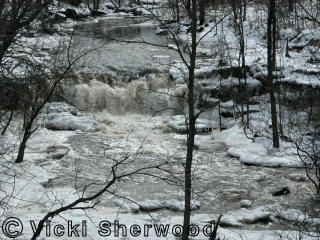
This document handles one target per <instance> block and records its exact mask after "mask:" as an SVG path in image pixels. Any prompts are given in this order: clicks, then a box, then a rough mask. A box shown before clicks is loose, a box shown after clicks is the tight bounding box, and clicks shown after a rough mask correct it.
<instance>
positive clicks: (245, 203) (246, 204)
mask: <svg viewBox="0 0 320 240" xmlns="http://www.w3.org/2000/svg"><path fill="white" fill-rule="evenodd" d="M251 205H252V201H250V200H241V201H240V206H241V207H242V208H249V207H251Z"/></svg>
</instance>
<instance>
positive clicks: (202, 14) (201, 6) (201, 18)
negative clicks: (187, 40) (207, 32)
mask: <svg viewBox="0 0 320 240" xmlns="http://www.w3.org/2000/svg"><path fill="white" fill-rule="evenodd" d="M199 12H200V13H199V22H200V25H203V24H204V22H205V20H206V19H205V18H206V0H200V1H199Z"/></svg>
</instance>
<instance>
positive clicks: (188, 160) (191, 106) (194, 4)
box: [182, 0, 197, 240]
mask: <svg viewBox="0 0 320 240" xmlns="http://www.w3.org/2000/svg"><path fill="white" fill-rule="evenodd" d="M191 7H192V9H191V37H192V43H191V53H190V65H189V69H188V70H189V81H188V107H189V125H188V128H189V132H188V140H187V157H186V166H185V189H184V194H185V199H184V204H185V209H184V216H183V235H182V240H188V239H189V226H190V214H191V196H192V195H191V190H192V186H191V176H192V172H191V167H192V160H193V148H194V137H195V134H196V128H195V124H196V117H195V113H194V71H195V65H196V54H197V53H196V50H197V1H196V0H192V6H191Z"/></svg>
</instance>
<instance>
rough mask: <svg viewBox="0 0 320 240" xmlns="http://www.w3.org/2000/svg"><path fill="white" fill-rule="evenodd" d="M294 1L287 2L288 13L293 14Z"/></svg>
mask: <svg viewBox="0 0 320 240" xmlns="http://www.w3.org/2000/svg"><path fill="white" fill-rule="evenodd" d="M293 6H294V0H289V11H290V12H293Z"/></svg>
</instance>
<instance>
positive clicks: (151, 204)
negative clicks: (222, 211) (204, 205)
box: [113, 198, 201, 213]
mask: <svg viewBox="0 0 320 240" xmlns="http://www.w3.org/2000/svg"><path fill="white" fill-rule="evenodd" d="M113 202H114V203H115V204H116V205H117V206H119V207H120V209H121V211H122V212H124V213H127V212H133V213H138V212H139V210H141V211H154V210H159V209H170V210H174V211H180V212H183V211H184V202H183V201H178V200H176V199H169V200H166V201H159V200H145V201H141V202H139V201H135V200H133V199H130V198H126V199H114V201H113ZM200 205H201V204H200V202H199V201H195V200H192V201H191V210H196V209H198V208H200Z"/></svg>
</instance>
